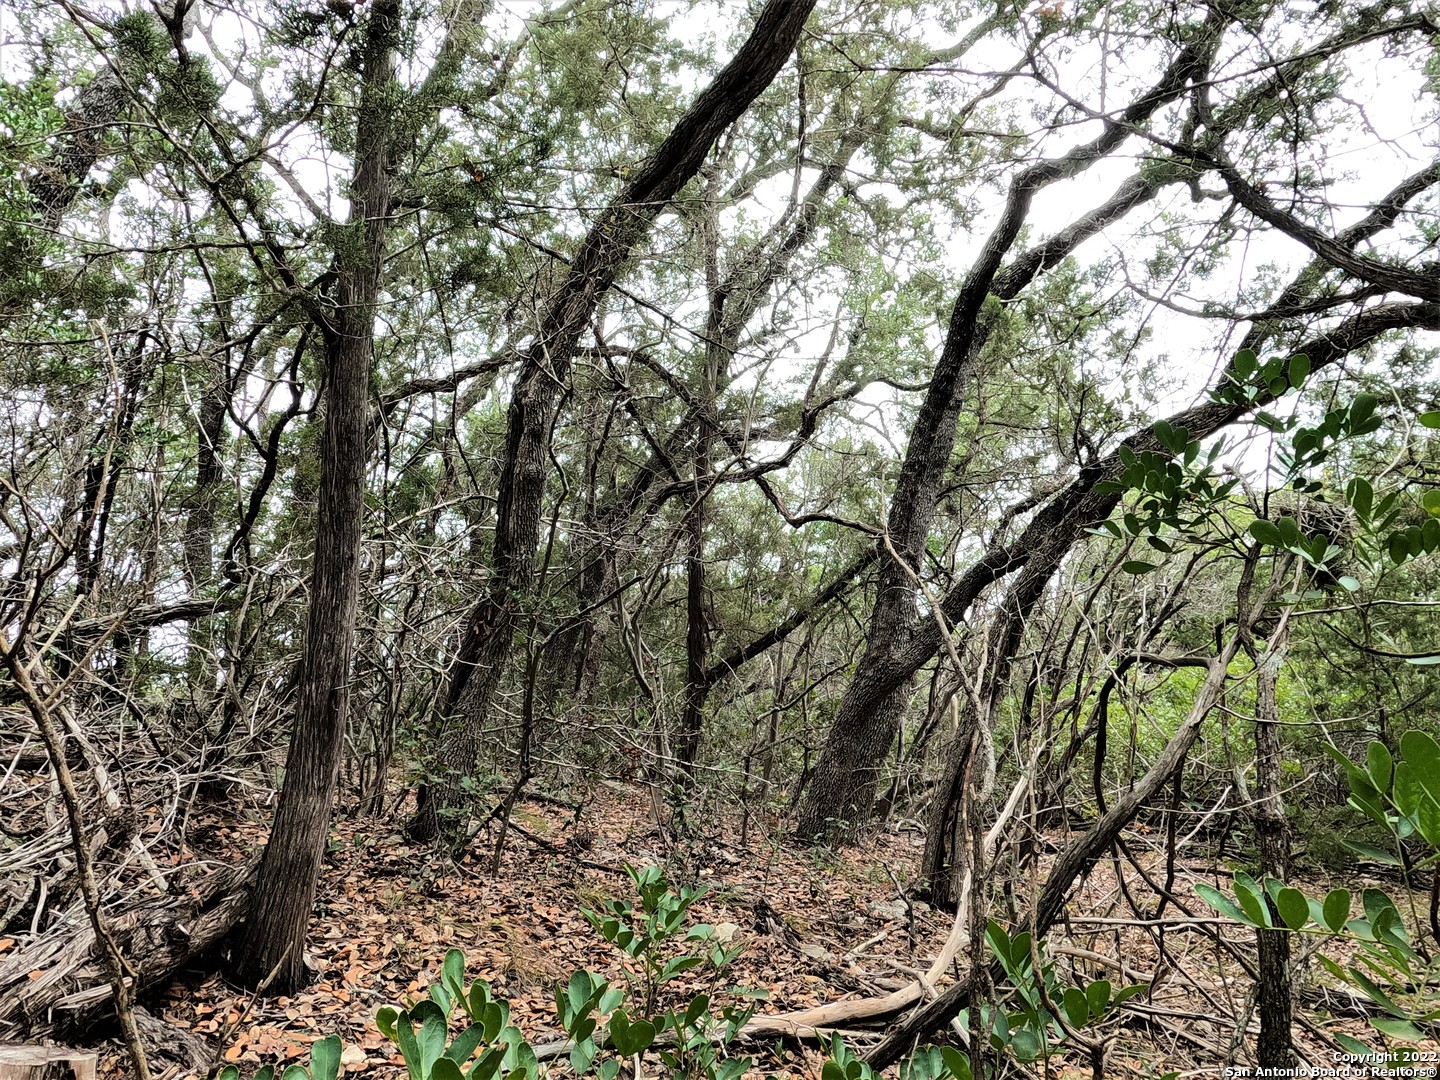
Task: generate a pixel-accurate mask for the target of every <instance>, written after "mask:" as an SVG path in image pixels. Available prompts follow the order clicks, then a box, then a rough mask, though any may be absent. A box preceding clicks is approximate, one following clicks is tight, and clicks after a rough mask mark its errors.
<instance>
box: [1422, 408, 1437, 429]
mask: <svg viewBox="0 0 1440 1080" xmlns="http://www.w3.org/2000/svg"><path fill="white" fill-rule="evenodd" d="M1420 426H1421V427H1427V428H1430V429H1431V430H1440V411H1437V412H1425V413H1421V414H1420Z"/></svg>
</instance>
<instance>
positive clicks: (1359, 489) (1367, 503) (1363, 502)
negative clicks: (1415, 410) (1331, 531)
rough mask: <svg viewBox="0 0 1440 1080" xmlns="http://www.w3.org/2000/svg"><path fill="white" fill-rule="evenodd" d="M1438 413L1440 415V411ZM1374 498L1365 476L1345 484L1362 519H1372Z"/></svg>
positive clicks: (1346, 492)
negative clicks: (1371, 512)
mask: <svg viewBox="0 0 1440 1080" xmlns="http://www.w3.org/2000/svg"><path fill="white" fill-rule="evenodd" d="M1436 415H1440V413H1437V414H1436ZM1374 499H1375V489H1374V488H1373V487H1371V486H1370V481H1369V480H1366V479H1365V478H1364V477H1363V476H1357V477H1355V479H1353V480H1351V481H1350V483H1348V484H1346V485H1345V501H1346V502H1348V503H1349V504H1350V505H1351V506H1352V507H1353V508H1354V510H1355V513H1356V515H1357V516H1358V517H1359V518H1360V519H1361V520H1362V521H1368V520H1370V508H1371V506H1372V504H1373V502H1374Z"/></svg>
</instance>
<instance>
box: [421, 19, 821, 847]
mask: <svg viewBox="0 0 1440 1080" xmlns="http://www.w3.org/2000/svg"><path fill="white" fill-rule="evenodd" d="M814 6H815V0H769V2H768V3H767V4H766V5H765V7H764V9H763V10H762V11H761V12H760V16H759V18H758V19H757V20H756V23H755V29H754V30H753V31H752V33H751V34H750V37H749V38H748V39H746V41H745V44H744V45H742V46H741V47H740V49H739V51H738V52H737V53H736V54H735V56H734V58H733V59H732V60H731V61H730V63H728V64H726V65H725V67H724V68H723V69H722V70H721V71H720V73H719V74H718V75H716V77H715V79H714V81H713V82H711V84H710V85H709V86H708V87H706V88H705V90H704V91H702V92H701V94H700V95H699V97H697V98H696V99H695V101H694V103H693V104H692V105H691V106H690V108H689V109H688V110H687V111H686V113H685V115H684V116H682V117H681V118H680V120H679V121H678V122H677V123H676V125H675V127H674V128H673V129H672V130H671V132H670V134H669V136H667V137H666V139H665V141H664V142H663V143H661V145H660V147H659V149H658V150H656V152H655V154H654V155H653V156H652V157H651V158H650V159H649V161H648V162H647V163H646V164H645V165H644V167H643V168H642V169H641V170H640V173H639V175H638V176H636V178H635V179H634V180H633V181H632V182H631V183H630V184H629V185H628V186H627V187H626V188H625V190H624V191H623V192H621V194H620V196H619V197H618V198H617V199H616V200H615V201H614V202H612V203H611V204H610V206H609V207H608V208H607V209H606V210H605V212H604V213H603V214H602V215H601V217H600V220H599V221H597V222H596V223H595V224H594V225H593V226H592V227H591V229H590V231H589V232H588V233H587V234H586V236H585V239H584V241H583V242H582V243H581V245H580V250H579V252H578V253H577V254H576V256H575V259H574V261H573V262H572V263H571V266H570V270H569V273H568V274H567V275H566V277H565V280H564V281H563V282H562V283H561V285H560V287H559V289H558V290H557V291H556V293H555V294H554V296H552V297H551V298H550V300H549V302H548V303H547V304H546V305H545V308H544V310H543V311H542V312H541V314H540V318H539V322H538V327H537V330H536V334H535V340H534V343H533V344H532V345H530V347H529V348H527V349H526V350H525V353H524V355H523V356H522V357H521V371H520V375H519V377H518V379H517V380H516V384H515V390H514V394H513V396H512V397H511V401H510V409H509V413H508V415H507V420H506V437H505V454H504V460H503V464H502V466H501V472H500V489H499V493H498V497H497V499H496V521H495V539H494V546H493V548H492V554H491V565H490V573H491V578H490V587H489V590H488V592H487V595H486V597H485V599H484V600H482V601H481V603H480V604H479V605H478V606H477V608H476V610H475V612H474V613H473V614H472V615H471V617H470V620H469V626H468V627H467V631H466V636H467V639H468V640H470V641H472V642H474V644H473V646H472V648H471V650H470V658H463V657H462V658H461V659H460V660H458V661H457V662H456V664H454V665H452V670H451V674H450V685H451V687H452V690H451V691H450V692H449V693H448V694H447V698H448V699H449V700H453V701H455V702H456V703H457V712H458V715H455V716H454V717H453V718H452V717H442V718H441V719H442V721H443V722H444V725H445V726H444V728H443V732H442V739H441V746H440V748H439V752H438V757H439V759H440V760H439V762H438V764H439V767H440V775H441V777H442V779H441V780H440V782H439V783H437V784H436V785H434V788H433V789H432V790H431V791H430V793H429V794H428V795H427V798H426V803H425V807H424V809H423V811H422V812H421V813H419V814H417V816H416V819H415V821H414V822H412V824H411V833H412V835H414V836H416V837H417V838H424V837H430V836H434V835H436V834H437V833H438V832H440V831H441V827H442V824H443V826H444V832H445V834H446V835H447V837H448V838H449V839H450V840H451V842H452V843H453V842H457V841H458V840H459V839H460V838H461V837H462V836H463V835H464V832H465V820H464V819H465V817H466V816H467V812H468V797H467V787H469V786H470V785H469V784H468V783H467V781H468V780H469V779H470V778H471V777H472V776H473V774H474V771H475V767H476V760H475V757H474V754H473V750H474V748H475V747H477V746H478V745H479V742H480V738H481V732H482V731H483V727H484V724H485V721H486V718H487V716H488V714H489V711H490V706H491V702H492V700H493V698H494V693H495V688H496V687H497V685H498V684H499V680H500V675H501V669H502V667H503V664H504V662H505V661H506V660H507V659H508V657H509V654H510V647H511V644H512V642H513V640H514V637H515V629H516V626H517V624H518V621H519V618H520V605H521V604H522V603H523V602H525V600H527V599H528V598H529V594H530V591H531V587H532V585H533V583H534V578H535V552H536V550H537V549H538V547H539V542H540V522H541V518H542V510H543V503H544V497H545V484H546V479H547V476H548V473H549V440H550V432H551V427H552V425H553V424H554V422H555V413H556V408H557V405H558V402H559V398H560V393H561V388H562V387H563V386H564V385H565V383H566V382H567V380H568V377H569V371H570V363H571V359H572V357H573V354H574V351H575V347H576V345H577V344H578V342H579V340H580V335H581V334H582V333H583V332H584V330H585V328H586V327H587V326H588V325H589V324H590V318H591V315H592V314H593V313H594V311H595V306H596V304H597V303H598V302H599V300H600V298H601V297H602V296H604V294H605V293H606V292H607V291H608V290H609V288H610V286H611V284H612V283H613V282H614V280H615V277H616V275H617V274H618V273H619V272H620V269H621V267H622V265H623V263H624V261H625V260H626V259H627V258H628V257H629V256H630V255H631V253H632V252H633V251H634V250H635V248H636V246H637V245H638V244H639V243H640V242H641V240H643V239H644V237H645V236H646V235H647V234H648V233H649V230H650V226H651V224H652V223H653V222H654V221H655V219H656V218H657V217H658V216H659V214H660V212H661V211H662V210H663V209H664V208H665V207H666V206H668V205H669V203H670V201H671V199H673V198H674V197H675V195H676V194H678V193H679V191H680V189H681V188H682V187H684V186H685V184H687V183H688V182H689V181H690V180H691V179H692V178H693V177H694V176H695V175H696V173H698V172H699V171H700V167H701V166H702V165H703V164H704V162H705V156H706V155H707V154H708V153H709V151H710V146H711V144H712V143H714V141H715V139H716V138H717V137H719V135H720V133H721V132H723V131H724V130H725V129H726V128H728V127H729V126H730V125H731V124H733V123H734V122H735V121H736V120H738V119H739V118H740V117H741V116H742V115H743V114H744V113H745V111H746V109H748V108H749V106H750V103H751V102H752V101H754V100H755V98H756V97H758V96H759V94H760V93H761V91H763V90H764V89H765V88H766V87H767V86H769V85H770V83H771V82H772V81H773V80H774V78H775V76H776V75H777V74H778V73H779V71H780V68H781V67H782V66H783V65H784V63H785V61H786V59H787V58H788V57H789V56H790V53H791V51H792V50H793V49H794V48H795V43H796V42H797V41H798V40H799V38H800V33H801V31H802V30H803V29H804V26H805V22H806V20H807V19H808V18H809V16H810V12H811V10H812V9H813V8H814ZM473 658H484V660H485V664H486V666H485V668H484V670H483V672H481V671H478V670H477V664H476V662H475V659H473ZM472 673H474V674H481V675H482V677H481V678H480V679H479V680H477V682H476V687H475V689H474V690H473V691H470V692H467V691H466V688H465V687H464V684H465V683H466V682H468V681H470V680H471V679H472V678H473V674H472ZM456 686H459V687H460V690H459V691H458V692H456V691H455V690H454V689H453V688H454V687H456Z"/></svg>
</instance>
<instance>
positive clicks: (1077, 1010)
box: [1060, 986, 1090, 1028]
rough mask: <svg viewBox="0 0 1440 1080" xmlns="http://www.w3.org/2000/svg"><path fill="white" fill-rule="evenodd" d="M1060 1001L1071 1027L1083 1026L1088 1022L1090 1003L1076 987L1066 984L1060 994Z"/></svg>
mask: <svg viewBox="0 0 1440 1080" xmlns="http://www.w3.org/2000/svg"><path fill="white" fill-rule="evenodd" d="M1060 1003H1061V1005H1062V1006H1063V1007H1064V1009H1065V1018H1066V1019H1067V1020H1068V1021H1070V1026H1071V1027H1076V1028H1083V1027H1084V1026H1085V1025H1086V1024H1088V1023H1089V1022H1090V1003H1089V1002H1088V1001H1087V1000H1086V997H1085V994H1084V993H1083V992H1081V991H1080V990H1079V989H1078V988H1077V987H1074V986H1067V987H1066V988H1065V993H1064V994H1062V995H1061V999H1060Z"/></svg>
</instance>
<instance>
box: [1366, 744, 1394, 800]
mask: <svg viewBox="0 0 1440 1080" xmlns="http://www.w3.org/2000/svg"><path fill="white" fill-rule="evenodd" d="M1394 768H1395V762H1394V759H1393V758H1392V757H1391V756H1390V751H1389V749H1387V748H1386V746H1385V744H1384V743H1382V742H1381V741H1380V740H1379V739H1372V740H1370V745H1369V746H1368V747H1367V748H1366V750H1365V771H1366V772H1367V773H1369V774H1370V782H1371V783H1372V784H1374V785H1375V790H1376V791H1389V790H1390V780H1391V778H1392V777H1393V776H1394Z"/></svg>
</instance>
